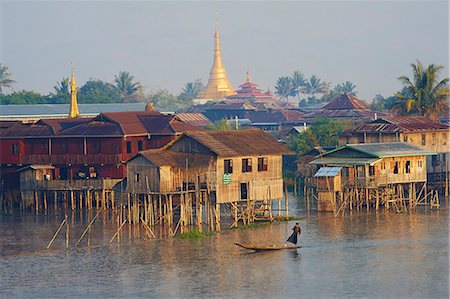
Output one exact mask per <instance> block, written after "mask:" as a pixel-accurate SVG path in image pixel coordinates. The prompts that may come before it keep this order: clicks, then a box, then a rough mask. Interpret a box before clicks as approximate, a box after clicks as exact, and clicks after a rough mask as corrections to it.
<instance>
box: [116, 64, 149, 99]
mask: <svg viewBox="0 0 450 299" xmlns="http://www.w3.org/2000/svg"><path fill="white" fill-rule="evenodd" d="M114 82H115V83H116V87H117V89H118V90H119V93H120V95H121V96H122V101H123V102H139V99H141V101H142V100H143V97H142V98H141V97H140V95H143V94H142V89H143V88H142V85H141V83H140V82H139V81H135V79H134V77H133V76H132V75H131V74H130V73H129V72H125V71H120V72H119V74H118V75H116V76H115V77H114Z"/></svg>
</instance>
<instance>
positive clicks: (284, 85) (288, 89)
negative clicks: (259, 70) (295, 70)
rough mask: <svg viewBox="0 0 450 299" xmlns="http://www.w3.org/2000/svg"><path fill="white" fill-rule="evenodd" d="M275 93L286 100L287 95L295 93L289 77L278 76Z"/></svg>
mask: <svg viewBox="0 0 450 299" xmlns="http://www.w3.org/2000/svg"><path fill="white" fill-rule="evenodd" d="M275 94H277V95H278V96H280V97H281V98H282V99H285V100H286V102H287V101H288V97H289V96H294V95H295V88H294V83H293V82H292V78H291V77H280V78H278V80H277V84H276V85H275Z"/></svg>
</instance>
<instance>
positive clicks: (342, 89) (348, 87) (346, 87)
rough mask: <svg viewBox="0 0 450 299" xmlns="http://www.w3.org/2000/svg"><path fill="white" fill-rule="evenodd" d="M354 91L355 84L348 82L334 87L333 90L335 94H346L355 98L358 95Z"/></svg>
mask: <svg viewBox="0 0 450 299" xmlns="http://www.w3.org/2000/svg"><path fill="white" fill-rule="evenodd" d="M355 89H356V85H355V84H353V83H352V82H350V81H345V82H344V83H341V84H338V85H336V87H335V88H334V91H335V92H336V93H337V94H343V93H348V94H351V95H354V96H356V95H357V94H358V92H357V91H356V90H355Z"/></svg>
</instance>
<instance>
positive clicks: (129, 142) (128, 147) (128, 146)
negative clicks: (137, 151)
mask: <svg viewBox="0 0 450 299" xmlns="http://www.w3.org/2000/svg"><path fill="white" fill-rule="evenodd" d="M130 153H131V141H127V154H130Z"/></svg>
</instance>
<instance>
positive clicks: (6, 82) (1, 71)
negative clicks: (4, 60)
mask: <svg viewBox="0 0 450 299" xmlns="http://www.w3.org/2000/svg"><path fill="white" fill-rule="evenodd" d="M11 77H12V73H10V72H9V70H8V67H6V66H3V65H2V64H1V63H0V93H3V88H5V87H8V88H11V89H12V84H13V83H16V81H14V80H13V79H11Z"/></svg>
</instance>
